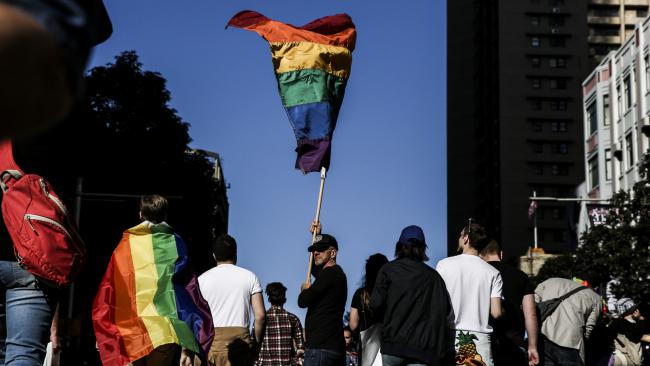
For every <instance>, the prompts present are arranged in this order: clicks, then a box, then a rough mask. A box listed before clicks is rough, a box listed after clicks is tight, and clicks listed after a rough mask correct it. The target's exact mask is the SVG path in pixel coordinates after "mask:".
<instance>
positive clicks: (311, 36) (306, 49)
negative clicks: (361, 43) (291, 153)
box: [226, 10, 357, 173]
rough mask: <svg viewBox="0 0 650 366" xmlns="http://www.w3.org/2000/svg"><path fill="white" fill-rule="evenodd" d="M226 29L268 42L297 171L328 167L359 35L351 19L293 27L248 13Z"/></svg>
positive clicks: (330, 18) (341, 17)
mask: <svg viewBox="0 0 650 366" xmlns="http://www.w3.org/2000/svg"><path fill="white" fill-rule="evenodd" d="M228 26H233V27H237V28H242V29H246V30H250V31H254V32H257V33H258V34H259V35H260V36H262V37H263V38H264V39H266V40H267V41H268V42H269V45H270V47H271V55H272V56H273V67H274V69H275V75H276V78H277V80H278V88H279V90H280V98H281V99H282V104H283V105H284V108H285V110H286V111H287V116H288V117H289V121H290V122H291V125H292V126H293V130H294V133H295V135H296V140H297V145H298V147H297V148H296V152H297V153H298V157H297V159H296V169H300V170H302V171H303V172H304V173H308V172H314V171H319V170H320V168H321V167H325V168H329V163H330V154H331V153H330V146H331V142H332V134H333V132H334V128H335V127H336V120H337V118H338V115H339V110H340V108H341V103H342V102H343V95H344V94H345V86H346V84H347V81H348V77H349V76H350V68H351V66H352V51H353V50H354V45H355V42H356V36H357V33H356V30H355V28H354V23H352V19H351V18H350V16H348V15H347V14H338V15H332V16H327V17H324V18H320V19H317V20H314V21H313V22H311V23H309V24H307V25H304V26H302V27H295V26H293V25H289V24H284V23H281V22H278V21H275V20H272V19H269V18H267V17H265V16H264V15H262V14H260V13H257V12H254V11H250V10H246V11H242V12H240V13H238V14H236V15H235V16H234V17H233V18H232V19H230V21H229V22H228V25H227V26H226V27H228Z"/></svg>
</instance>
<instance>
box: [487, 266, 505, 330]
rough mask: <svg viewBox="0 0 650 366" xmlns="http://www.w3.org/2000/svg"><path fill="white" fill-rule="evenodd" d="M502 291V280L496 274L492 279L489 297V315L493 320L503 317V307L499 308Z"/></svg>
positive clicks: (499, 275) (499, 274)
mask: <svg viewBox="0 0 650 366" xmlns="http://www.w3.org/2000/svg"><path fill="white" fill-rule="evenodd" d="M502 289H503V280H502V279H501V273H498V274H497V275H496V276H494V278H493V279H492V291H491V295H490V315H492V317H493V318H494V319H499V318H501V317H502V316H503V307H502V306H501V291H502Z"/></svg>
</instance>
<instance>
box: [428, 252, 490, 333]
mask: <svg viewBox="0 0 650 366" xmlns="http://www.w3.org/2000/svg"><path fill="white" fill-rule="evenodd" d="M436 270H438V273H440V275H441V276H442V278H443V279H444V281H445V284H446V285H447V291H449V296H450V298H451V303H452V305H453V307H454V315H455V319H454V328H455V329H462V330H471V331H474V332H481V333H491V332H492V327H491V326H490V325H489V320H490V299H491V298H492V297H500V294H499V292H500V291H501V287H500V286H501V274H500V273H499V271H498V270H497V269H496V268H494V267H492V266H491V265H489V264H487V263H486V262H485V261H483V260H482V259H481V258H479V257H478V256H475V255H468V254H460V255H457V256H454V257H449V258H445V259H443V260H441V261H440V262H438V265H437V266H436ZM497 295H498V296H497Z"/></svg>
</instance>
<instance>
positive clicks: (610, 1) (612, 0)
mask: <svg viewBox="0 0 650 366" xmlns="http://www.w3.org/2000/svg"><path fill="white" fill-rule="evenodd" d="M628 1H629V2H633V1H631V0H626V1H625V4H628ZM620 2H621V1H620V0H589V4H595V5H616V6H618V5H619V4H620ZM641 2H643V1H641ZM646 5H647V4H646Z"/></svg>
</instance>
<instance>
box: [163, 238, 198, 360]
mask: <svg viewBox="0 0 650 366" xmlns="http://www.w3.org/2000/svg"><path fill="white" fill-rule="evenodd" d="M154 230H155V229H154ZM154 230H152V231H154ZM152 241H153V253H154V257H155V260H156V270H157V271H158V289H157V290H156V294H155V295H154V299H153V303H154V305H155V306H156V310H157V311H158V314H160V315H161V316H164V317H167V318H168V319H169V321H170V322H171V324H172V326H173V327H174V331H175V332H176V336H177V337H178V341H179V343H180V345H181V346H183V347H185V348H188V349H190V350H192V351H193V352H198V351H199V349H198V345H197V343H196V340H195V339H194V334H193V333H192V330H191V329H190V327H189V326H188V325H187V324H186V323H185V322H183V321H182V320H180V319H179V316H178V312H177V309H176V293H175V292H174V286H173V283H172V278H173V276H174V271H175V269H176V260H177V259H178V251H177V249H176V237H175V236H174V235H173V234H169V233H165V232H161V231H154V232H153V238H152Z"/></svg>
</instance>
